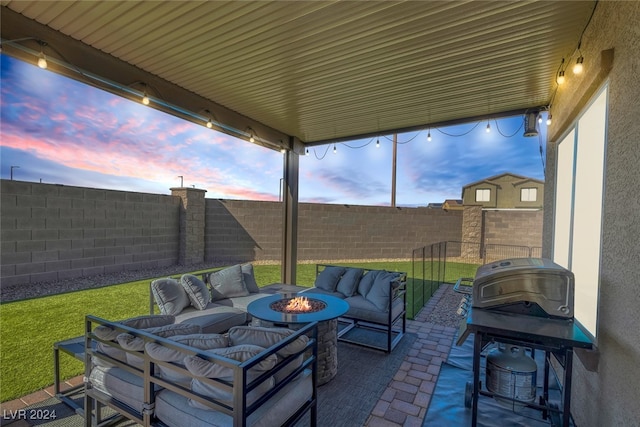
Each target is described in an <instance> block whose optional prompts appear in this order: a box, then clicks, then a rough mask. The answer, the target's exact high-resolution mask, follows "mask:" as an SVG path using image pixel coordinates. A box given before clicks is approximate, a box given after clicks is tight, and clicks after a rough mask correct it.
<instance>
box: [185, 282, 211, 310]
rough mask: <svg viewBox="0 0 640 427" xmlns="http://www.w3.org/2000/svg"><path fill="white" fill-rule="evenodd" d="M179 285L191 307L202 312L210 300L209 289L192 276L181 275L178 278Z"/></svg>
mask: <svg viewBox="0 0 640 427" xmlns="http://www.w3.org/2000/svg"><path fill="white" fill-rule="evenodd" d="M180 284H181V285H182V287H183V288H184V290H185V291H186V293H187V295H188V296H189V301H190V302H191V305H192V306H194V307H195V308H197V309H198V310H204V309H205V307H207V304H209V301H210V300H211V295H210V294H209V288H208V287H207V285H206V284H205V283H204V282H203V281H202V280H200V279H198V278H197V277H196V276H194V275H193V274H183V275H182V277H181V278H180Z"/></svg>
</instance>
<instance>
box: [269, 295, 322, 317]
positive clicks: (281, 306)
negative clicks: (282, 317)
mask: <svg viewBox="0 0 640 427" xmlns="http://www.w3.org/2000/svg"><path fill="white" fill-rule="evenodd" d="M326 306H327V305H326V304H325V303H324V302H322V301H320V300H317V299H313V298H306V297H295V298H288V299H281V300H279V301H276V302H273V303H271V305H270V307H271V309H272V310H275V311H278V312H280V313H291V314H300V313H315V312H317V311H320V310H324V309H325V307H326Z"/></svg>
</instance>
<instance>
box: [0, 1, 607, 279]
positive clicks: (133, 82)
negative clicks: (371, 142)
mask: <svg viewBox="0 0 640 427" xmlns="http://www.w3.org/2000/svg"><path fill="white" fill-rule="evenodd" d="M596 3H597V2H596V1H570V2H565V1H536V0H533V1H366V2H365V1H348V2H342V1H303V2H289V1H273V2H267V1H242V2H241V1H228V2H223V1H215V2H196V1H189V2H169V1H167V2H156V1H58V2H48V1H9V0H2V1H1V2H0V4H1V5H2V8H1V10H0V13H1V16H0V17H1V34H2V52H3V53H6V54H10V55H13V56H16V57H19V58H22V59H24V60H26V61H29V62H35V61H36V60H37V56H38V54H39V53H40V51H41V50H42V51H43V52H44V53H45V54H46V56H47V60H48V61H49V68H50V69H51V70H53V71H55V72H59V73H62V74H65V75H67V76H70V77H72V78H75V79H78V80H81V81H84V82H86V83H88V84H91V85H94V86H97V87H101V88H103V89H106V90H109V91H111V92H114V93H117V94H119V95H122V96H125V97H127V98H130V99H134V100H138V101H139V100H140V97H141V96H142V93H143V92H147V93H148V95H149V96H150V97H151V100H152V102H151V104H150V105H151V106H152V107H154V108H158V109H160V110H163V111H166V112H168V113H170V114H174V115H176V116H179V117H182V118H184V119H186V120H190V121H193V122H195V123H199V124H201V125H204V124H206V122H207V121H208V120H209V119H211V120H212V121H213V124H214V128H215V129H217V130H220V131H222V132H225V133H228V134H231V135H234V136H236V137H239V138H242V139H245V140H249V139H250V138H251V139H252V140H253V141H254V142H255V143H257V144H261V145H264V146H267V147H270V148H273V149H284V150H286V152H287V154H286V155H285V171H284V181H285V185H286V189H285V190H286V191H285V194H286V197H285V203H284V223H285V227H284V229H285V231H284V239H283V242H284V243H283V257H284V259H283V281H285V282H288V281H291V280H292V278H295V241H296V228H297V227H296V222H297V179H298V159H297V157H298V154H301V153H303V152H304V149H305V146H312V145H319V144H326V143H329V142H339V141H344V140H349V139H355V138H358V137H367V136H375V135H383V134H391V133H396V132H402V131H409V130H417V129H424V128H427V127H429V126H431V127H435V126H442V125H447V124H454V123H461V122H468V121H475V120H486V119H490V118H495V117H501V116H506V115H515V114H522V113H524V112H525V111H540V110H545V109H548V108H549V107H550V103H551V100H552V97H553V93H554V90H556V83H555V78H556V75H557V72H558V71H559V67H560V66H561V64H562V59H563V58H565V60H566V62H565V63H564V64H563V65H562V66H563V67H570V66H571V64H570V63H569V62H575V60H576V59H577V57H578V56H579V49H578V47H579V41H580V38H581V35H582V32H583V31H584V28H585V26H586V25H587V23H588V22H589V19H590V16H591V14H592V11H593V10H594V8H595V6H596Z"/></svg>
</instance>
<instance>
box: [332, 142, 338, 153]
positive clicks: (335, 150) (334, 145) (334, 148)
mask: <svg viewBox="0 0 640 427" xmlns="http://www.w3.org/2000/svg"><path fill="white" fill-rule="evenodd" d="M337 152H338V149H337V148H336V144H333V154H336V153H337Z"/></svg>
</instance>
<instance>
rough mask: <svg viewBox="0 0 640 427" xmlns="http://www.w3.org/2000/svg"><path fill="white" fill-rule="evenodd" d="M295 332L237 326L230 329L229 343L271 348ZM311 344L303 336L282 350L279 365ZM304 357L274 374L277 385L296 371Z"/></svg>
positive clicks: (300, 356)
mask: <svg viewBox="0 0 640 427" xmlns="http://www.w3.org/2000/svg"><path fill="white" fill-rule="evenodd" d="M294 333H295V331H292V330H291V329H287V328H264V327H254V326H236V327H234V328H231V329H229V341H230V344H231V345H241V344H253V345H257V346H260V347H264V348H269V347H271V346H272V345H275V344H277V343H279V342H280V341H282V340H284V339H286V338H287V337H289V336H291V335H293V334H294ZM307 342H309V337H307V336H306V335H301V336H299V337H297V338H296V339H295V340H293V342H291V343H290V344H288V345H287V346H285V347H283V348H282V349H280V350H279V351H278V352H277V353H276V355H277V356H278V363H281V362H283V360H284V359H286V358H287V357H289V356H291V355H292V354H295V353H299V352H301V351H302V350H304V348H305V346H306V345H307ZM303 360H304V356H303V355H302V354H300V355H299V356H298V357H296V358H294V359H293V360H291V361H289V362H287V365H286V366H284V367H282V368H281V369H279V370H278V372H277V373H275V374H274V376H273V377H274V379H275V380H276V384H277V383H279V382H280V381H282V380H284V379H285V378H286V377H287V376H288V375H289V374H290V373H291V372H293V371H294V370H296V369H297V368H298V367H300V365H302V361H303Z"/></svg>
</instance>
